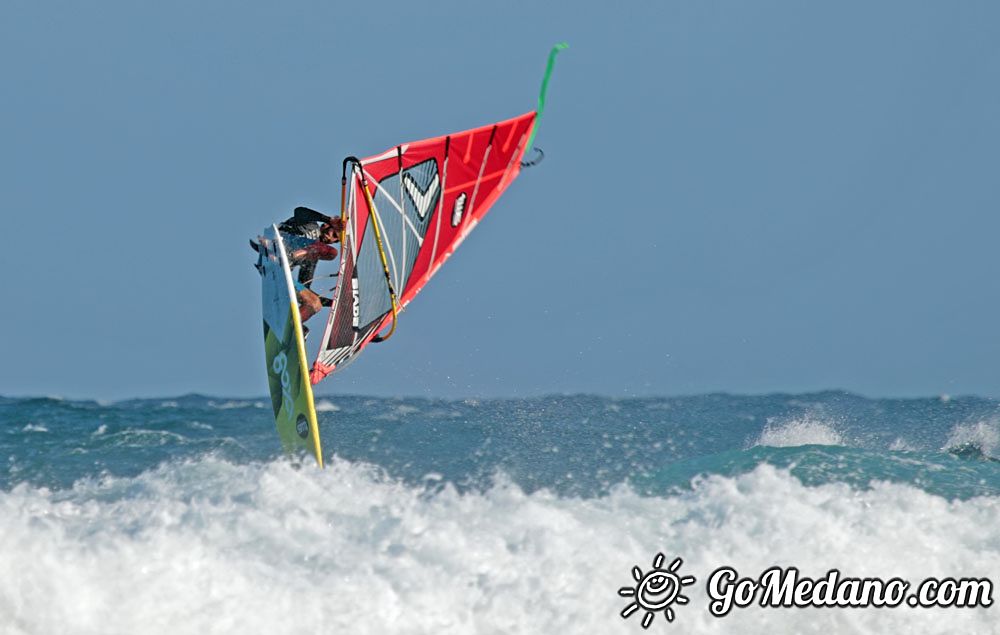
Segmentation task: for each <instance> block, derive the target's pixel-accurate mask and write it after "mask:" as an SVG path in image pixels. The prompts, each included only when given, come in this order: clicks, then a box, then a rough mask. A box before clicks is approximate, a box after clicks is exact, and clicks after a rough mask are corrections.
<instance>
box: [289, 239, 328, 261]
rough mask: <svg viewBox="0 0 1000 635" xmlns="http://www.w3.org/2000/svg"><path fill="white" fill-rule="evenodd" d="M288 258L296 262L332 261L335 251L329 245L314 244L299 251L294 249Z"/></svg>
mask: <svg viewBox="0 0 1000 635" xmlns="http://www.w3.org/2000/svg"><path fill="white" fill-rule="evenodd" d="M290 256H291V259H292V260H293V261H296V262H301V261H303V260H333V259H334V258H336V257H337V249H336V248H335V247H331V246H330V245H324V244H323V243H320V242H314V243H310V244H309V245H308V246H306V247H303V248H301V249H296V250H295V251H293V252H292V253H291V254H290Z"/></svg>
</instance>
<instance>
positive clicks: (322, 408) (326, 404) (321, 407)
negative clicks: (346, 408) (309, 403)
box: [316, 399, 340, 412]
mask: <svg viewBox="0 0 1000 635" xmlns="http://www.w3.org/2000/svg"><path fill="white" fill-rule="evenodd" d="M316 412H340V406H338V405H337V404H335V403H333V402H332V401H330V400H329V399H320V400H319V401H317V402H316Z"/></svg>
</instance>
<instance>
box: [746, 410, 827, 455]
mask: <svg viewBox="0 0 1000 635" xmlns="http://www.w3.org/2000/svg"><path fill="white" fill-rule="evenodd" d="M813 444H814V445H844V439H843V437H842V436H841V435H840V433H839V432H837V430H836V429H835V428H834V427H833V425H831V424H830V422H828V421H823V420H821V419H818V418H816V417H814V416H811V415H806V416H804V417H798V418H795V419H789V420H780V421H779V420H774V419H768V421H767V425H766V426H764V430H762V431H761V433H760V437H758V439H757V441H756V442H755V443H754V444H753V445H766V446H771V447H776V448H787V447H795V446H800V445H813Z"/></svg>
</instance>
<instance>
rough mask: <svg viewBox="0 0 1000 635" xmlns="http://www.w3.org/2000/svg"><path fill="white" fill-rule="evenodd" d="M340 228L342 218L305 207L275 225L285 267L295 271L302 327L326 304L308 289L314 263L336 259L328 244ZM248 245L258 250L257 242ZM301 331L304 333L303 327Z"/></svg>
mask: <svg viewBox="0 0 1000 635" xmlns="http://www.w3.org/2000/svg"><path fill="white" fill-rule="evenodd" d="M343 229H344V221H343V219H341V218H334V217H331V216H327V215H326V214H323V213H322V212H317V211H316V210H313V209H309V208H308V207H296V208H295V210H294V213H293V215H292V216H291V217H290V218H288V219H286V220H284V221H283V222H282V223H281V224H279V225H278V231H279V232H281V238H282V240H283V241H284V243H285V251H286V253H287V254H288V265H289V266H290V267H298V268H299V273H298V276H296V280H295V291H296V295H297V297H298V301H299V317H300V318H301V319H302V322H303V324H304V323H305V322H306V320H308V319H309V318H311V317H312V316H314V315H316V314H317V313H319V312H320V311H321V310H322V309H323V307H324V306H329V305H330V300H329V299H327V298H321V297H320V296H319V295H318V294H317V293H316V292H315V291H313V290H312V288H311V286H312V281H313V276H314V274H315V272H316V263H317V262H319V261H320V260H333V259H335V258H336V257H337V249H336V248H335V247H332V246H331V245H332V244H333V243H338V242H340V233H341V232H342V231H343ZM250 246H251V247H252V248H253V249H254V251H259V245H257V243H255V242H253V241H250ZM303 330H305V332H306V333H308V329H306V328H305V327H303Z"/></svg>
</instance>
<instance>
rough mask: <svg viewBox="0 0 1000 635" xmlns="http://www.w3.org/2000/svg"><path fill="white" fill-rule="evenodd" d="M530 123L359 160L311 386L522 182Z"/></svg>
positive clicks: (532, 117) (387, 319)
mask: <svg viewBox="0 0 1000 635" xmlns="http://www.w3.org/2000/svg"><path fill="white" fill-rule="evenodd" d="M535 121H536V113H535V112H529V113H526V114H524V115H521V116H519V117H515V118H513V119H508V120H506V121H501V122H499V123H495V124H492V125H488V126H483V127H481V128H475V129H473V130H466V131H464V132H458V133H455V134H451V135H446V136H443V137H435V138H433V139H426V140H423V141H417V142H414V143H406V144H402V145H399V146H396V147H395V148H392V149H390V150H388V151H386V152H384V153H382V154H380V155H376V156H373V157H369V158H367V159H363V160H361V161H360V166H361V167H360V168H359V167H358V165H357V164H352V171H351V173H350V174H349V176H348V184H347V192H346V204H345V214H344V215H345V218H346V220H347V229H346V231H345V235H344V241H343V245H342V252H341V253H342V258H341V265H340V272H339V278H338V280H339V282H338V284H337V288H336V290H335V291H334V294H333V305H332V307H331V309H330V314H329V319H328V321H327V327H326V331H325V333H324V335H323V340H322V342H321V345H320V350H319V355H318V357H317V359H316V362H315V363H314V364H313V368H312V373H311V379H312V383H313V384H315V383H318V382H319V381H321V380H322V379H323V378H324V377H326V376H327V375H329V374H330V373H332V372H333V371H334V370H336V369H338V368H342V367H343V366H344V365H346V364H347V363H349V362H350V361H351V360H353V359H354V358H355V357H356V356H357V355H358V354H359V353H360V352H361V350H362V349H363V348H364V347H365V346H366V345H367V344H368V343H369V342H371V341H372V339H373V338H375V337H376V336H377V335H378V334H379V333H380V332H382V331H383V330H385V329H388V328H392V327H394V324H393V320H395V319H397V318H396V317H395V314H397V313H398V312H399V311H401V310H402V309H403V308H405V307H406V305H407V304H409V303H410V301H411V300H413V298H414V297H415V296H416V295H417V293H419V292H420V290H421V289H422V288H423V286H424V285H425V284H426V283H427V281H428V280H430V278H431V276H433V275H434V274H435V273H436V272H437V270H438V268H439V267H440V266H441V265H442V264H443V263H444V261H445V260H447V259H448V257H449V256H451V254H452V253H454V251H455V248H457V247H458V245H459V244H461V242H462V240H464V239H465V237H466V236H467V235H468V233H469V232H470V231H471V230H472V228H473V227H475V226H476V224H477V223H478V222H479V221H480V220H481V219H482V218H483V216H485V215H486V213H487V212H488V211H489V209H490V207H491V206H492V205H493V203H494V202H495V201H496V200H497V198H499V196H500V195H501V194H502V193H503V191H504V190H505V189H506V188H507V186H509V185H510V184H511V182H513V180H514V179H515V178H516V177H517V175H518V174H519V173H520V170H521V160H522V158H523V156H524V152H525V148H526V146H527V142H528V139H529V137H530V135H531V131H532V127H533V126H534V125H535ZM361 170H363V173H362V172H361ZM364 184H367V189H368V192H367V195H366V194H365V191H364V189H363V188H364ZM372 218H374V220H375V221H376V222H375V223H372V222H371V220H372ZM393 294H395V297H396V299H397V302H396V304H395V307H396V311H394V310H393V309H394V303H393Z"/></svg>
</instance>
